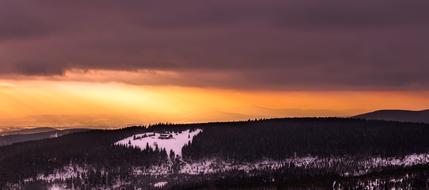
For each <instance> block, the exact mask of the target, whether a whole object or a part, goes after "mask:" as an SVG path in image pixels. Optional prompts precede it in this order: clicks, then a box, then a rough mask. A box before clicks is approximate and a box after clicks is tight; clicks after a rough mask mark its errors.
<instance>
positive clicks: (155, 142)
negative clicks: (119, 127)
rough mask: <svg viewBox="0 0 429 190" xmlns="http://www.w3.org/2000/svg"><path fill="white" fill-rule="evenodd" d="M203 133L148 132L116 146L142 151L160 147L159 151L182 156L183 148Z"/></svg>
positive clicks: (129, 138)
mask: <svg viewBox="0 0 429 190" xmlns="http://www.w3.org/2000/svg"><path fill="white" fill-rule="evenodd" d="M201 132H203V130H202V129H196V130H192V131H191V130H189V129H188V130H185V131H181V132H164V133H157V132H148V133H142V134H136V135H133V136H131V137H128V138H125V139H122V140H120V141H118V142H116V143H115V145H122V146H128V147H136V148H139V149H141V150H145V149H146V148H147V147H149V148H151V149H152V150H154V149H156V147H158V148H159V149H165V150H166V151H167V153H168V154H169V153H170V151H173V152H174V154H175V155H176V156H180V157H181V156H182V148H183V147H184V146H185V145H186V144H190V143H192V140H193V139H194V137H195V136H197V135H198V134H200V133H201Z"/></svg>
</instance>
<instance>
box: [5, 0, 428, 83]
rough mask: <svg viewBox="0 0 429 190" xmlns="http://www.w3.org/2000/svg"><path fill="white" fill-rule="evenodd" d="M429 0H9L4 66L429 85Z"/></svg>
mask: <svg viewBox="0 0 429 190" xmlns="http://www.w3.org/2000/svg"><path fill="white" fill-rule="evenodd" d="M428 10H429V1H423V0H323V1H320V0H282V1H274V0H260V1H256V0H213V1H211V0H206V1H200V0H186V1H146V0H121V1H119V0H103V1H99V0H91V1H88V0H85V1H84V0H73V1H58V0H41V1H18V0H12V1H0V76H2V77H3V78H7V77H8V76H10V74H18V75H29V76H30V75H31V76H33V75H47V76H51V75H61V74H63V73H64V72H65V71H66V70H68V69H102V70H106V69H107V70H121V71H134V70H149V71H150V70H155V71H172V72H177V73H182V74H183V75H184V76H185V77H184V78H182V80H179V81H170V80H165V81H164V83H165V84H167V85H168V84H169V83H174V84H175V85H183V86H209V87H220V88H233V89H235V88H255V89H274V90H275V89H308V90H310V89H325V90H331V89H334V90H336V89H351V90H363V89H365V90H374V89H377V90H378V89H394V90H401V89H406V90H417V89H423V90H429V74H428V73H429V53H428V52H427V51H428V50H429V35H428V34H429V11H428ZM195 78H197V79H198V80H195ZM136 83H138V81H136Z"/></svg>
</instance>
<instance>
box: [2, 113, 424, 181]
mask: <svg viewBox="0 0 429 190" xmlns="http://www.w3.org/2000/svg"><path fill="white" fill-rule="evenodd" d="M197 128H198V129H203V131H204V132H202V133H201V134H199V135H197V136H196V137H195V139H194V140H193V142H192V143H191V144H189V145H186V146H185V147H184V148H183V158H182V159H180V160H179V159H174V156H173V159H172V157H171V156H172V155H171V153H168V152H166V151H165V150H162V149H155V150H152V149H145V150H141V149H137V148H130V147H125V146H116V145H114V143H115V142H117V141H118V140H121V139H123V138H125V137H129V136H132V135H135V134H139V133H144V132H150V131H160V132H162V131H182V130H184V129H191V130H193V129H197ZM428 137H429V125H427V124H419V123H405V122H389V121H371V120H363V119H346V118H288V119H266V120H265V119H262V120H249V121H241V122H221V123H201V124H157V125H151V126H135V127H129V128H124V129H117V130H92V131H87V132H81V133H75V134H70V135H65V136H62V137H59V138H55V139H45V140H39V141H31V142H24V143H17V144H13V145H9V146H4V147H0V187H5V188H6V187H11V184H18V185H19V184H24V183H25V180H26V179H31V178H35V176H37V175H40V174H50V173H53V172H54V171H55V170H56V169H59V168H62V167H64V166H67V165H72V166H90V167H91V168H93V170H90V171H89V172H87V173H85V174H82V175H84V176H79V179H76V178H75V179H73V178H72V179H67V180H66V181H67V183H68V184H70V185H73V186H74V187H80V188H81V189H89V188H90V187H108V186H113V185H114V183H115V180H116V181H117V179H120V180H121V181H126V182H130V183H128V184H123V185H122V187H125V188H132V187H136V186H144V185H145V183H147V182H148V181H151V180H152V179H146V178H144V177H142V178H137V177H135V176H133V175H132V173H133V168H134V167H136V166H138V167H142V168H149V167H150V166H152V165H156V164H162V163H167V162H173V163H174V164H173V166H172V167H175V165H178V166H179V165H180V164H183V163H182V162H186V163H191V162H197V161H199V160H205V159H212V158H216V159H220V160H231V161H234V162H253V161H258V160H264V159H271V160H282V159H287V158H293V157H305V156H309V155H311V156H317V157H323V158H330V157H347V158H367V157H374V156H381V157H389V156H396V157H401V156H405V155H407V154H418V153H429V138H428ZM338 167H341V166H338ZM340 169H341V168H333V169H326V168H319V169H317V168H300V167H295V166H294V165H288V166H287V167H282V168H280V169H276V170H269V169H265V170H260V171H257V172H255V173H253V174H252V175H250V176H249V175H247V174H246V173H245V172H241V171H231V172H228V174H210V175H203V174H201V175H194V176H192V177H191V176H186V175H179V174H177V175H176V176H174V175H172V177H171V178H175V179H180V180H176V181H174V182H171V183H169V185H168V186H167V187H168V188H172V189H191V188H196V189H204V188H207V189H210V188H213V187H216V188H218V189H223V188H230V187H234V188H253V187H254V188H258V187H261V186H262V187H267V188H273V189H276V188H282V187H283V188H284V187H295V188H298V189H299V188H304V189H306V188H307V189H312V188H322V189H323V188H326V187H331V186H332V185H333V182H334V181H335V183H336V184H337V185H338V184H341V185H343V186H346V187H347V186H358V185H359V184H361V183H360V181H362V180H366V179H372V178H374V176H375V177H377V179H384V178H385V179H386V181H389V180H388V179H390V177H392V176H401V175H411V176H412V177H411V178H409V179H408V178H407V179H408V180H409V181H408V182H409V183H406V182H407V181H406V180H404V181H402V183H404V184H405V185H410V184H411V185H414V186H421V187H422V186H425V185H427V184H426V183H427V180H426V181H425V179H428V178H427V177H428V175H429V170H428V166H426V165H420V166H413V167H408V168H402V167H390V168H387V169H385V170H382V171H377V172H372V173H370V174H366V175H362V176H355V177H348V176H340V175H339V174H338V173H337V172H336V171H338V170H340ZM82 179H85V180H82ZM385 185H386V186H389V185H390V186H393V185H398V184H391V183H390V184H389V183H386V184H385ZM24 186H25V187H27V188H28V187H34V188H36V187H46V182H42V181H38V180H34V181H33V182H29V183H26V184H25V185H24ZM42 189H43V188H42Z"/></svg>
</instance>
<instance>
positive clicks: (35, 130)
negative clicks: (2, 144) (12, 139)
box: [0, 127, 59, 136]
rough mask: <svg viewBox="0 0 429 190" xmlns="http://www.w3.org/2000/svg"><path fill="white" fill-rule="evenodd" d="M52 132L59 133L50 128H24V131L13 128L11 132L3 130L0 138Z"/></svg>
mask: <svg viewBox="0 0 429 190" xmlns="http://www.w3.org/2000/svg"><path fill="white" fill-rule="evenodd" d="M52 131H59V130H58V129H56V128H52V127H37V128H24V129H18V128H16V129H15V128H14V129H12V130H5V131H2V132H0V136H6V135H30V134H36V133H46V132H52Z"/></svg>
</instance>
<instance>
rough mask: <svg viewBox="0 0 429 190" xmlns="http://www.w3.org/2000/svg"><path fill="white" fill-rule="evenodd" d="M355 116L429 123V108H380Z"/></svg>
mask: <svg viewBox="0 0 429 190" xmlns="http://www.w3.org/2000/svg"><path fill="white" fill-rule="evenodd" d="M354 118H361V119H376V120H386V121H404V122H417V123H429V110H421V111H409V110H378V111H374V112H370V113H365V114H361V115H357V116H354Z"/></svg>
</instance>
